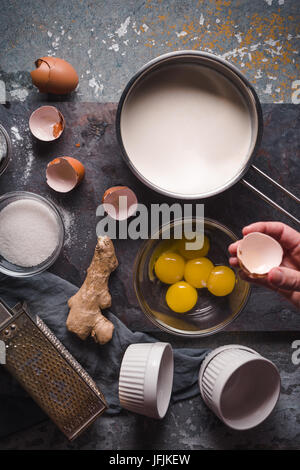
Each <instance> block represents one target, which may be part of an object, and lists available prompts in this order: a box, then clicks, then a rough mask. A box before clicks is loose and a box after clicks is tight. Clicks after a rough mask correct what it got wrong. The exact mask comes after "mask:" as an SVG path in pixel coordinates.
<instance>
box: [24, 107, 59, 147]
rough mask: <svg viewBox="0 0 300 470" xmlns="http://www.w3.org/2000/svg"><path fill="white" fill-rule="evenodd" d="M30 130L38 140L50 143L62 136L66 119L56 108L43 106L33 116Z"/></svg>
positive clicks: (30, 120) (30, 121)
mask: <svg viewBox="0 0 300 470" xmlns="http://www.w3.org/2000/svg"><path fill="white" fill-rule="evenodd" d="M29 128H30V130H31V132H32V134H33V135H34V136H35V137H36V138H37V139H39V140H43V141H44V142H50V141H52V140H56V139H58V137H59V136H60V135H61V134H62V132H63V130H64V128H65V119H64V117H63V115H62V114H61V112H60V111H59V110H58V109H57V108H55V106H41V107H40V108H38V109H36V110H35V111H33V113H32V114H31V116H30V119H29Z"/></svg>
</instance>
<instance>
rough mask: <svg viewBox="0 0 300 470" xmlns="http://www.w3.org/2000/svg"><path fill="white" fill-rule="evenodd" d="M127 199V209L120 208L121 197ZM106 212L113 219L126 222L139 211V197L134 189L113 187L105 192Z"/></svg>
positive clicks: (103, 200) (104, 203)
mask: <svg viewBox="0 0 300 470" xmlns="http://www.w3.org/2000/svg"><path fill="white" fill-rule="evenodd" d="M122 196H123V197H126V198H127V207H126V208H122V207H120V200H119V198H120V197H122ZM102 203H103V206H104V209H105V211H106V212H107V214H108V215H110V216H111V217H112V218H113V219H116V220H126V219H128V217H131V216H132V215H134V214H135V212H136V209H137V204H138V202H137V197H136V195H135V193H134V192H133V191H132V189H130V188H128V187H127V186H113V187H111V188H109V189H107V190H106V191H105V193H104V194H103V198H102Z"/></svg>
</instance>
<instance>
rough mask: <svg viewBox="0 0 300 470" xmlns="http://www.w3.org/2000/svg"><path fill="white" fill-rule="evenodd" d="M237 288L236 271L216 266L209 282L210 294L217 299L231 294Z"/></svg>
mask: <svg viewBox="0 0 300 470" xmlns="http://www.w3.org/2000/svg"><path fill="white" fill-rule="evenodd" d="M234 286H235V274H234V271H233V270H232V269H230V268H228V266H216V267H215V268H213V270H212V271H211V273H210V276H209V278H208V281H207V288H208V290H209V292H210V293H211V294H213V295H216V296H217V297H222V296H224V295H228V294H230V293H231V292H232V291H233V289H234Z"/></svg>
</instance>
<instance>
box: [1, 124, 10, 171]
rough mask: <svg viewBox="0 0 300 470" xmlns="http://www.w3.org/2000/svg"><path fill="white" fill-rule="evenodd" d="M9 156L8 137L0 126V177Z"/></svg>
mask: <svg viewBox="0 0 300 470" xmlns="http://www.w3.org/2000/svg"><path fill="white" fill-rule="evenodd" d="M11 154H12V146H11V140H10V137H9V135H8V133H7V132H6V130H5V129H4V127H3V126H2V125H1V124H0V175H2V173H4V172H5V170H6V168H7V166H8V164H9V161H10V159H11Z"/></svg>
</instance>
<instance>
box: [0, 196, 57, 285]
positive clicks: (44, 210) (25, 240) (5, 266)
mask: <svg viewBox="0 0 300 470" xmlns="http://www.w3.org/2000/svg"><path fill="white" fill-rule="evenodd" d="M14 203H15V204H14ZM11 204H14V205H11ZM10 205H11V206H10ZM14 210H16V216H15V217H14V212H13V211H14ZM26 210H28V211H29V212H28V216H29V213H32V214H33V223H34V222H35V224H36V225H35V226H33V227H30V228H29V229H28V220H27V219H26ZM2 211H3V212H2ZM35 211H36V212H37V213H35ZM1 212H2V214H1ZM17 217H18V218H19V219H17ZM39 217H40V219H39ZM1 219H2V221H1ZM16 220H18V222H16ZM39 220H40V223H41V227H42V230H41V234H43V235H45V236H43V237H42V240H39V239H38V240H37V241H36V243H34V238H35V236H36V234H37V233H39V231H40V225H39ZM20 221H21V222H20ZM22 221H23V224H24V231H23V232H22V231H21V230H20V231H18V233H16V238H15V240H13V243H12V244H11V245H10V238H11V239H13V238H14V228H15V227H22ZM1 222H2V227H0V272H1V273H3V274H6V275H7V276H13V277H30V276H34V275H36V274H39V273H42V272H43V271H46V270H47V269H48V268H49V267H50V266H51V265H52V264H53V263H54V262H55V261H56V260H57V258H58V256H59V254H60V252H61V249H62V247H63V244H64V238H65V229H64V223H63V220H62V216H61V215H60V213H59V211H58V209H57V208H56V207H55V205H54V204H53V203H52V202H50V201H49V200H48V199H46V198H44V197H42V196H39V195H37V194H34V193H30V192H27V191H16V192H10V193H6V194H4V195H3V196H0V224H1ZM26 227H27V230H26ZM5 230H7V233H8V234H9V236H7V237H6V232H5ZM30 230H32V232H30ZM30 233H32V235H33V237H32V240H30V236H29V235H30ZM28 234H29V235H28ZM16 241H17V242H19V243H20V246H22V247H23V248H24V253H21V254H20V250H18V249H16V244H17V243H16ZM31 257H32V260H34V261H35V262H30V258H31ZM18 259H19V264H18Z"/></svg>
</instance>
